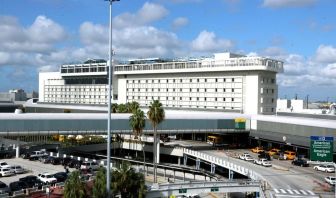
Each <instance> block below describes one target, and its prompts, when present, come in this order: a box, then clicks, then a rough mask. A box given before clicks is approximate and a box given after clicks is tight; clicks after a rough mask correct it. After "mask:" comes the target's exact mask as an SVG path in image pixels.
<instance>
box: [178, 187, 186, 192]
mask: <svg viewBox="0 0 336 198" xmlns="http://www.w3.org/2000/svg"><path fill="white" fill-rule="evenodd" d="M179 193H187V189H186V188H181V189H179Z"/></svg>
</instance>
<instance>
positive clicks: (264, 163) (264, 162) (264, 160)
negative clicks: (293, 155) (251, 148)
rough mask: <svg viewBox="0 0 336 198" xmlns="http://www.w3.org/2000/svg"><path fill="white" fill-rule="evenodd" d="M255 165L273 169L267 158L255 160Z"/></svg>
mask: <svg viewBox="0 0 336 198" xmlns="http://www.w3.org/2000/svg"><path fill="white" fill-rule="evenodd" d="M254 163H255V164H258V165H262V166H265V167H271V166H272V164H271V163H270V162H269V161H268V160H267V159H265V158H261V159H257V160H254Z"/></svg>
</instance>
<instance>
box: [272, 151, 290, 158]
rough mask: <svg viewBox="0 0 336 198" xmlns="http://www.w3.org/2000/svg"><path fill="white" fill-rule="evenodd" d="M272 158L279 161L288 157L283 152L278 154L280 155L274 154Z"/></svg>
mask: <svg viewBox="0 0 336 198" xmlns="http://www.w3.org/2000/svg"><path fill="white" fill-rule="evenodd" d="M272 158H273V159H277V160H286V159H287V156H286V155H285V154H284V153H283V152H278V153H274V154H273V155H272Z"/></svg>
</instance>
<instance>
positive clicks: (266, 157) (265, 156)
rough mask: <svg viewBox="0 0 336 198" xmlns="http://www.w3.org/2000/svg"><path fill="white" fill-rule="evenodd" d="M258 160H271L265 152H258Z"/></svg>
mask: <svg viewBox="0 0 336 198" xmlns="http://www.w3.org/2000/svg"><path fill="white" fill-rule="evenodd" d="M258 158H265V159H267V160H268V161H270V160H271V159H272V158H271V156H270V155H269V154H268V153H266V152H265V151H263V152H260V153H259V155H258Z"/></svg>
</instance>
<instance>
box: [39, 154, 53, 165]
mask: <svg viewBox="0 0 336 198" xmlns="http://www.w3.org/2000/svg"><path fill="white" fill-rule="evenodd" d="M54 158H55V157H52V156H47V157H46V158H43V159H42V162H43V163H44V164H51V162H52V161H53V160H54Z"/></svg>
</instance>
